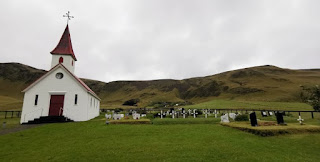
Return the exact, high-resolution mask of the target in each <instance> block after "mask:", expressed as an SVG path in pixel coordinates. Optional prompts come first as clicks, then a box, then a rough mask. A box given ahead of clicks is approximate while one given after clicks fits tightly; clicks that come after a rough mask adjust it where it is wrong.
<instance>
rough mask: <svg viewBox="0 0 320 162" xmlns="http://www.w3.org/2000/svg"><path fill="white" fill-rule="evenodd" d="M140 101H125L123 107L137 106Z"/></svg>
mask: <svg viewBox="0 0 320 162" xmlns="http://www.w3.org/2000/svg"><path fill="white" fill-rule="evenodd" d="M139 101H140V99H131V100H128V101H125V102H124V103H123V104H122V105H127V106H137V104H138V102H139Z"/></svg>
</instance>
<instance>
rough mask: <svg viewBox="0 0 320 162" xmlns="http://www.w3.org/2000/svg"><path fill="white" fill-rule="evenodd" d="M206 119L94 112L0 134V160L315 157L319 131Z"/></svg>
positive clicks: (240, 159) (287, 159) (317, 151)
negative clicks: (125, 120) (110, 121)
mask: <svg viewBox="0 0 320 162" xmlns="http://www.w3.org/2000/svg"><path fill="white" fill-rule="evenodd" d="M159 120H160V119H159ZM165 120H167V122H169V119H165ZM171 120H172V121H173V120H175V119H171ZM179 120H180V119H179ZM188 120H191V119H188ZM193 120H197V119H193ZM200 120H204V119H200ZM211 121H212V124H209V123H207V124H159V125H155V124H154V125H151V124H148V125H145V124H144V125H105V122H104V120H101V117H100V118H97V119H94V120H91V121H88V122H75V123H64V124H46V125H42V126H39V127H35V128H31V129H28V130H24V131H21V132H16V133H11V134H6V135H2V136H0V145H1V147H0V160H1V161H47V160H52V161H89V160H90V161H318V160H319V158H320V154H319V150H320V140H319V139H320V134H319V133H314V134H307V133H306V134H298V135H284V136H275V137H260V136H256V135H253V134H250V133H246V132H242V131H239V130H236V129H233V128H229V127H224V126H221V125H220V124H217V123H216V122H215V120H213V119H211ZM199 123H201V122H199Z"/></svg>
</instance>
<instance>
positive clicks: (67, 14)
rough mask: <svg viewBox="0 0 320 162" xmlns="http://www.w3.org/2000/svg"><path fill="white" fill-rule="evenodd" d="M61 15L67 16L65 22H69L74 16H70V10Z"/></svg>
mask: <svg viewBox="0 0 320 162" xmlns="http://www.w3.org/2000/svg"><path fill="white" fill-rule="evenodd" d="M63 17H66V18H67V24H68V23H69V20H71V18H74V17H73V16H70V11H68V12H67V13H66V14H65V15H63Z"/></svg>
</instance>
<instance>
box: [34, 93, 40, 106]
mask: <svg viewBox="0 0 320 162" xmlns="http://www.w3.org/2000/svg"><path fill="white" fill-rule="evenodd" d="M38 98H39V95H36V98H35V99H34V105H35V106H37V105H38Z"/></svg>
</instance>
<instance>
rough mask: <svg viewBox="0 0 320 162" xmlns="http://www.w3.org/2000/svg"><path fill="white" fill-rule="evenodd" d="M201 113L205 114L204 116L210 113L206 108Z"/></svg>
mask: <svg viewBox="0 0 320 162" xmlns="http://www.w3.org/2000/svg"><path fill="white" fill-rule="evenodd" d="M203 113H204V115H205V118H208V114H209V113H210V111H209V112H208V110H207V109H206V110H203Z"/></svg>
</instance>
